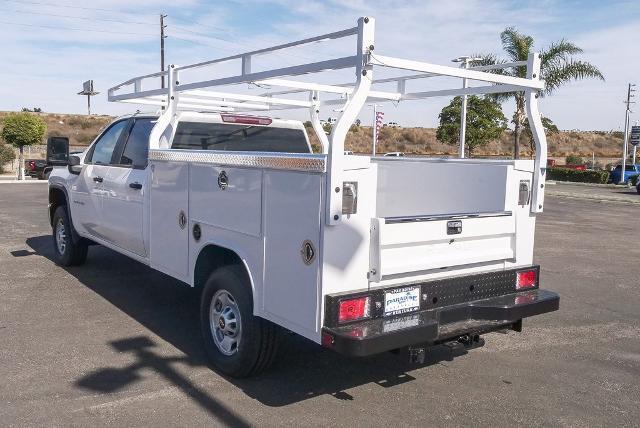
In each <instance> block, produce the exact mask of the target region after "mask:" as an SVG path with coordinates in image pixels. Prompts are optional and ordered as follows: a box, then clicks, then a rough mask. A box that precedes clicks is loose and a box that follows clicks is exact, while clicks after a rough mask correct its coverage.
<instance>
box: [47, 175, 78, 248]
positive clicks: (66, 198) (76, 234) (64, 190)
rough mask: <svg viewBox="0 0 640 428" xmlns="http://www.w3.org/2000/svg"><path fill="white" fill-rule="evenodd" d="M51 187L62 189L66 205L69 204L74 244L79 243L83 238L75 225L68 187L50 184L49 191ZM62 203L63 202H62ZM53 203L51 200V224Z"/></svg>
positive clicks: (50, 221)
mask: <svg viewBox="0 0 640 428" xmlns="http://www.w3.org/2000/svg"><path fill="white" fill-rule="evenodd" d="M51 189H56V190H61V191H62V193H64V199H65V202H66V204H65V205H66V206H67V214H68V215H69V221H70V222H71V239H72V240H73V243H74V244H77V243H78V242H80V240H82V237H81V236H80V235H79V234H78V231H77V230H76V228H75V226H74V225H73V218H72V217H71V204H70V201H71V199H70V198H69V192H67V188H66V187H64V186H61V185H59V184H49V191H51ZM60 205H62V204H60ZM51 208H52V204H51V201H49V208H48V209H49V224H51V226H53V214H54V212H53V211H52V209H51Z"/></svg>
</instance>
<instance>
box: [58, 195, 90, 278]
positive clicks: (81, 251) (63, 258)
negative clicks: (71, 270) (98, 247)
mask: <svg viewBox="0 0 640 428" xmlns="http://www.w3.org/2000/svg"><path fill="white" fill-rule="evenodd" d="M53 248H54V252H55V255H56V262H57V263H58V264H59V265H62V266H73V265H81V264H83V263H84V262H85V260H86V259H87V251H88V247H87V243H86V242H84V240H80V241H79V242H73V237H72V236H71V221H70V219H69V213H68V212H67V207H66V206H65V205H61V206H59V207H58V208H56V211H55V213H54V214H53Z"/></svg>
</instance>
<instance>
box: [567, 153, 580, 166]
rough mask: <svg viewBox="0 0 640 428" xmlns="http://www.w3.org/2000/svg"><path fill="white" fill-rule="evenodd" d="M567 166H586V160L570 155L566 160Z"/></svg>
mask: <svg viewBox="0 0 640 428" xmlns="http://www.w3.org/2000/svg"><path fill="white" fill-rule="evenodd" d="M564 162H565V163H566V164H567V165H584V160H583V159H582V158H581V157H580V156H577V155H569V156H567V157H566V158H565V159H564Z"/></svg>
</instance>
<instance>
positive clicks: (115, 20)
mask: <svg viewBox="0 0 640 428" xmlns="http://www.w3.org/2000/svg"><path fill="white" fill-rule="evenodd" d="M2 12H11V13H23V14H26V15H44V16H55V17H58V18H73V19H82V20H85V21H106V22H119V23H123V24H138V25H154V26H155V25H156V24H152V23H151V22H137V21H127V20H122V19H109V18H89V17H86V16H72V15H59V14H56V13H45V12H31V11H26V10H5V11H2Z"/></svg>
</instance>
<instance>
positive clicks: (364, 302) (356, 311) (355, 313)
mask: <svg viewBox="0 0 640 428" xmlns="http://www.w3.org/2000/svg"><path fill="white" fill-rule="evenodd" d="M370 300H371V298H370V297H369V296H365V297H358V298H356V299H348V300H341V301H340V307H339V310H338V322H340V323H344V322H347V321H355V320H359V319H363V318H369V314H370V312H371V311H370V309H369V304H370Z"/></svg>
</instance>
